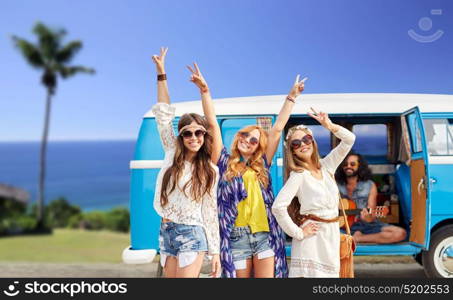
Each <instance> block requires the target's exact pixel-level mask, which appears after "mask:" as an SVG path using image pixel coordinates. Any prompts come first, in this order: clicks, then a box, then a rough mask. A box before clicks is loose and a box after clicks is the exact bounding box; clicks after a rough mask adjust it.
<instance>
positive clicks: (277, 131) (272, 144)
mask: <svg viewBox="0 0 453 300" xmlns="http://www.w3.org/2000/svg"><path fill="white" fill-rule="evenodd" d="M299 77H300V76H299V75H297V77H296V81H295V82H294V85H293V87H292V88H291V90H290V92H289V94H288V96H287V97H286V99H285V102H284V104H283V107H282V109H281V110H280V113H279V114H278V117H277V121H275V124H274V125H273V126H272V128H271V130H270V131H269V138H268V141H267V148H266V158H267V163H268V164H269V165H270V164H271V162H272V158H273V157H274V154H275V151H276V150H277V147H278V142H279V141H280V137H281V135H282V132H283V129H284V128H285V125H286V123H287V122H288V120H289V116H290V115H291V112H292V110H293V107H294V104H295V103H296V98H297V97H298V96H299V95H300V94H301V93H302V91H303V90H304V81H305V78H304V79H302V80H301V81H299Z"/></svg>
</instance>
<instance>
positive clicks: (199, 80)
mask: <svg viewBox="0 0 453 300" xmlns="http://www.w3.org/2000/svg"><path fill="white" fill-rule="evenodd" d="M193 66H194V68H193V69H192V68H191V67H190V66H187V68H188V69H189V71H190V73H191V75H190V81H192V82H193V83H195V85H196V86H197V87H198V88H199V89H200V91H201V92H202V93H204V92H207V91H208V84H207V83H206V80H205V79H204V77H203V75H202V74H201V72H200V68H198V65H197V63H193Z"/></svg>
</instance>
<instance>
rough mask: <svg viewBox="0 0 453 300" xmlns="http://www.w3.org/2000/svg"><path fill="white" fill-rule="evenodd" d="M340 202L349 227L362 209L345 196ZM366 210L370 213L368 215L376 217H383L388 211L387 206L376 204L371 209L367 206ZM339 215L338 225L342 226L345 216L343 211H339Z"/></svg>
mask: <svg viewBox="0 0 453 300" xmlns="http://www.w3.org/2000/svg"><path fill="white" fill-rule="evenodd" d="M341 202H342V203H343V207H344V210H345V213H346V219H347V220H348V224H349V227H351V226H352V224H354V222H355V219H356V216H357V215H360V213H361V212H362V209H358V208H357V205H356V204H355V202H354V201H352V200H349V199H347V198H341ZM367 210H368V214H370V217H376V218H384V217H385V216H387V215H388V213H389V208H388V206H376V207H375V208H373V209H371V208H367ZM339 216H340V219H339V223H340V227H343V226H344V225H345V221H344V219H345V218H344V217H343V213H342V212H341V211H340V212H339Z"/></svg>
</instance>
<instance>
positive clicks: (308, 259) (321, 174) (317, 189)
mask: <svg viewBox="0 0 453 300" xmlns="http://www.w3.org/2000/svg"><path fill="white" fill-rule="evenodd" d="M312 110H313V109H312ZM309 115H310V116H311V117H312V118H314V119H316V120H317V121H318V122H319V123H320V124H321V125H322V126H323V127H324V128H326V129H327V130H329V131H330V132H332V133H333V134H334V135H335V136H336V137H337V138H339V139H340V140H341V142H340V144H339V145H338V146H337V147H336V148H335V149H333V150H332V151H331V152H330V153H329V154H328V155H327V156H326V157H324V158H323V159H321V158H320V156H319V152H318V146H317V144H316V141H315V139H314V137H313V133H312V131H311V130H310V129H309V128H307V127H305V126H304V125H298V126H294V127H292V128H290V129H289V131H288V134H287V136H286V140H285V155H286V168H287V169H286V171H287V172H288V173H290V174H289V177H288V179H287V181H286V183H285V185H284V186H283V188H282V189H281V190H280V192H279V194H278V196H277V198H276V199H275V202H274V204H273V206H272V212H273V213H274V215H275V217H276V219H277V222H278V223H279V225H280V226H281V227H282V229H283V230H284V231H285V232H286V234H288V235H289V236H291V237H292V238H293V240H292V247H291V263H290V266H289V277H339V271H340V256H339V250H340V230H339V224H338V221H337V220H338V208H339V197H338V187H337V184H336V182H335V179H334V177H333V174H334V173H335V170H336V169H337V167H338V166H339V165H340V164H341V162H342V161H343V159H344V158H345V157H346V155H347V154H348V152H349V151H350V150H351V148H352V145H353V144H354V141H355V135H354V134H353V133H352V132H350V131H349V130H347V129H346V128H343V127H341V126H339V125H337V124H334V123H332V122H331V120H330V119H329V116H328V115H327V114H326V113H323V112H319V113H317V112H316V111H314V110H313V113H309ZM294 197H297V199H296V200H295V201H292V200H293V198H294ZM290 205H291V206H292V205H296V206H297V209H298V210H299V212H300V214H301V215H312V216H314V218H321V219H324V220H329V221H330V222H319V221H314V220H312V219H308V220H307V221H305V222H304V223H303V224H302V225H300V227H299V226H297V225H296V224H295V223H294V221H293V220H292V219H291V217H290V216H289V213H288V207H289V206H290ZM299 205H300V208H299Z"/></svg>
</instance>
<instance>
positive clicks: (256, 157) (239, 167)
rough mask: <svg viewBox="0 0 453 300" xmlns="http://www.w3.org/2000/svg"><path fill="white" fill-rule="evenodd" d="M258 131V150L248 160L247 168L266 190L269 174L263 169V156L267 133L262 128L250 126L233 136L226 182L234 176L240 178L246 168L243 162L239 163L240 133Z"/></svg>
mask: <svg viewBox="0 0 453 300" xmlns="http://www.w3.org/2000/svg"><path fill="white" fill-rule="evenodd" d="M255 129H258V131H259V132H260V139H259V143H258V148H257V149H256V151H255V153H253V155H252V156H251V157H250V159H249V160H248V166H249V167H250V168H251V169H252V170H253V171H255V172H256V175H257V178H258V180H259V182H260V183H261V184H262V185H263V187H265V188H267V186H268V185H269V174H268V172H267V169H266V167H265V165H264V164H265V162H264V159H263V155H264V154H265V153H266V146H267V132H266V131H264V129H263V128H261V127H260V126H257V125H250V126H246V127H244V128H242V129H241V130H239V131H238V132H237V133H236V135H235V136H234V140H233V143H232V145H231V156H230V158H229V160H228V166H227V171H226V172H225V178H226V179H227V181H230V180H231V179H232V178H233V177H235V176H242V175H243V174H244V173H245V171H246V169H247V166H246V164H245V162H243V161H241V153H240V152H239V149H238V142H239V137H240V132H252V131H253V130H255Z"/></svg>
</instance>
